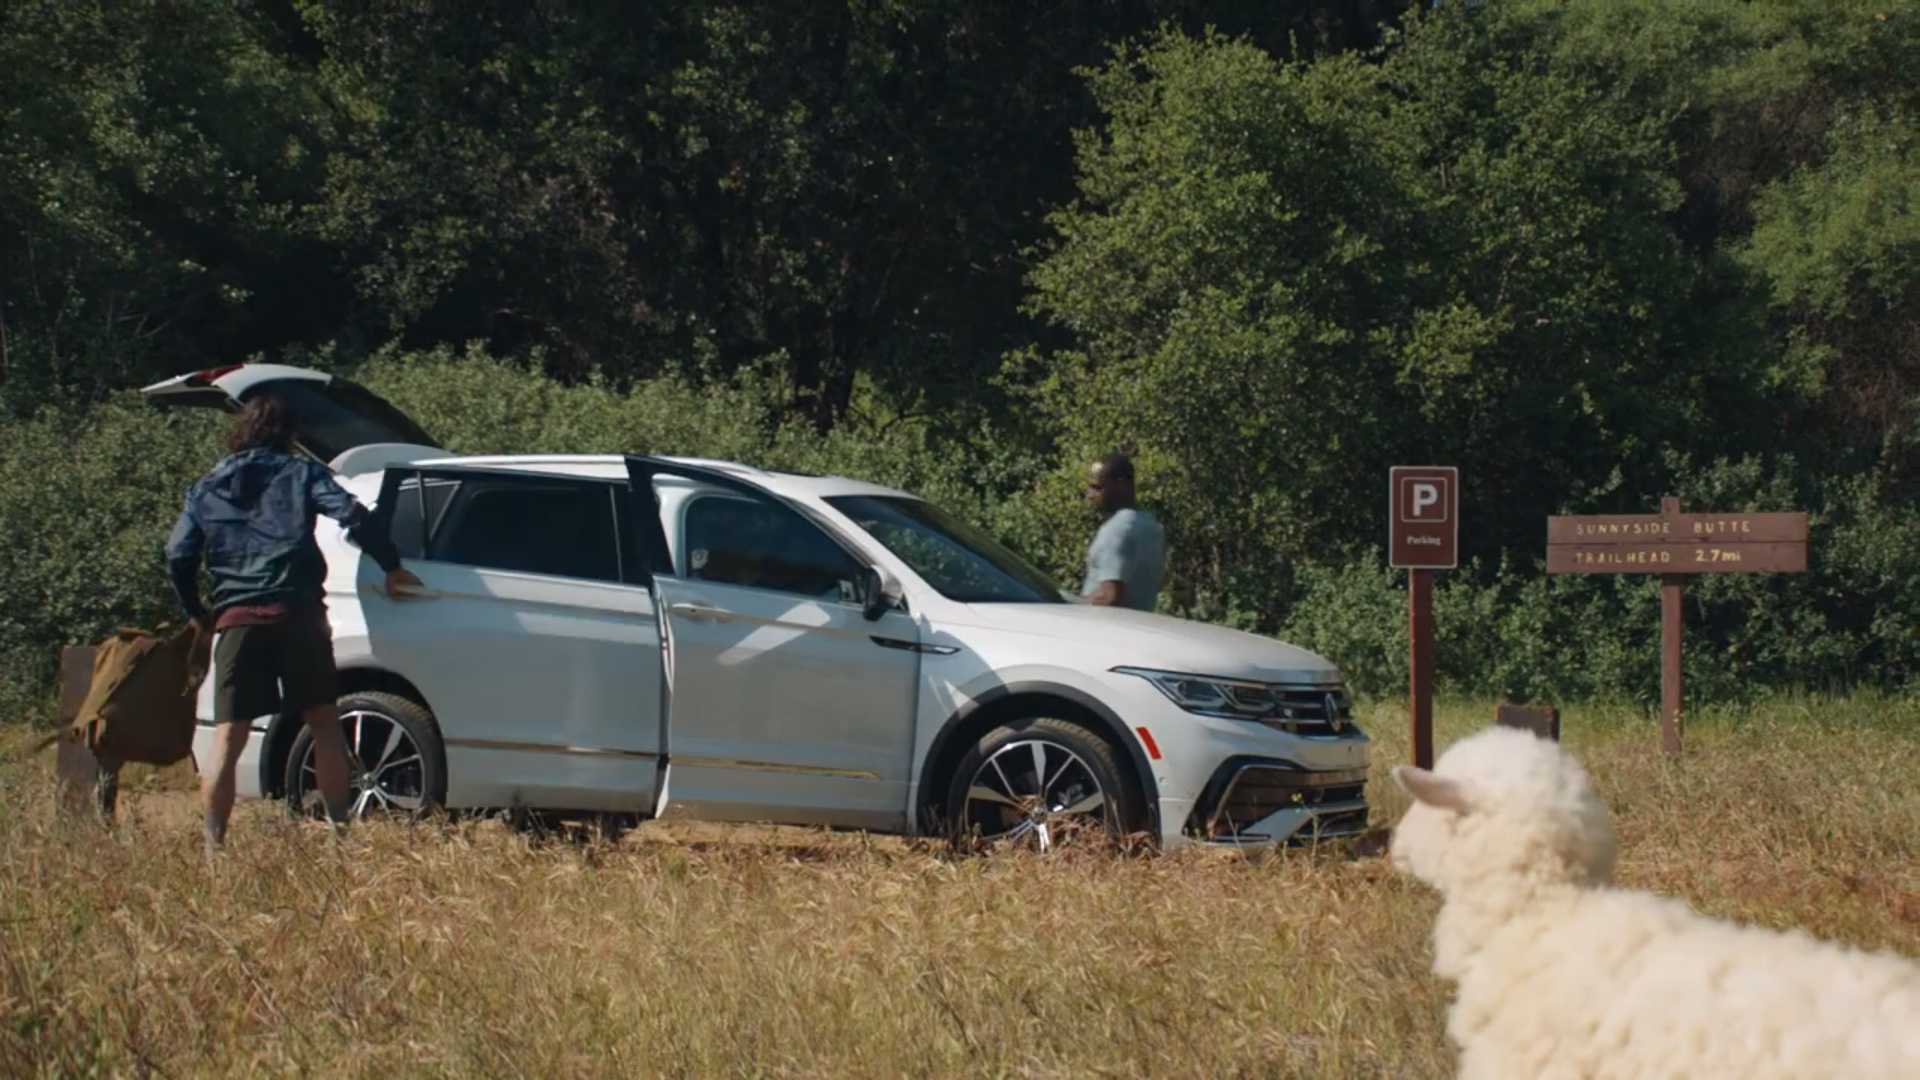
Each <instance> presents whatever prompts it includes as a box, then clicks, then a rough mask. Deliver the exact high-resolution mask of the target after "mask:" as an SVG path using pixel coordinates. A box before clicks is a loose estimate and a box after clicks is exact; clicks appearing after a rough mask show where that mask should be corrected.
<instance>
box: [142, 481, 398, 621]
mask: <svg viewBox="0 0 1920 1080" xmlns="http://www.w3.org/2000/svg"><path fill="white" fill-rule="evenodd" d="M318 514H325V515H327V516H328V517H330V518H332V519H334V520H335V521H338V522H340V524H342V525H344V526H346V527H347V530H348V532H347V535H348V538H349V539H351V540H352V541H353V542H354V543H356V544H358V545H360V548H361V550H362V551H365V552H366V553H367V554H368V555H369V556H371V557H372V558H373V560H374V561H375V562H377V563H379V564H380V568H381V569H382V570H388V571H391V570H393V569H395V568H397V567H398V566H399V565H400V557H399V552H397V551H396V550H395V549H394V546H393V543H392V541H390V540H389V539H387V537H386V536H385V535H377V534H379V533H380V530H379V529H378V528H373V529H368V528H365V527H364V526H366V525H367V523H368V519H369V515H368V512H367V508H366V507H365V506H362V505H361V504H360V502H359V501H358V500H356V499H355V498H354V497H353V496H352V495H351V494H349V493H348V492H347V490H346V489H345V488H343V487H341V486H340V484H339V483H338V482H337V481H335V480H334V478H333V472H332V470H330V469H328V468H327V467H326V466H325V465H322V464H320V463H319V462H316V461H309V460H307V459H305V458H298V457H295V456H293V455H292V454H288V453H284V452H282V451H279V450H272V449H264V448H263V449H254V450H243V451H241V452H239V453H237V454H234V455H232V456H230V457H228V458H226V459H225V460H223V461H221V462H220V464H218V465H216V466H214V468H213V471H212V472H209V473H208V474H207V475H205V476H203V477H201V478H200V479H199V480H197V481H195V482H194V484H193V486H192V487H190V488H188V489H187V502H186V507H185V508H184V509H183V510H181V512H180V520H179V521H178V522H176V523H175V524H174V526H173V535H171V536H170V537H168V538H167V574H168V576H169V577H170V578H171V579H172V581H173V588H174V592H175V593H177V594H178V595H179V597H180V606H181V607H182V608H184V609H185V610H186V613H187V616H188V617H189V618H197V617H199V616H201V615H204V614H206V611H207V609H206V606H205V605H203V604H202V603H201V602H200V584H199V571H200V561H201V558H202V556H204V557H205V559H206V564H207V573H208V576H210V577H211V578H212V579H213V596H212V602H213V609H214V610H215V611H219V610H222V609H224V608H228V607H232V606H234V605H235V604H249V605H251V604H286V605H288V606H289V607H298V606H301V605H304V604H308V603H313V602H317V601H318V600H319V599H320V598H321V594H322V586H323V582H324V581H325V580H326V572H327V567H326V560H325V559H324V558H323V557H322V556H321V554H320V545H318V544H316V543H314V539H313V523H314V518H315V516H316V515H318Z"/></svg>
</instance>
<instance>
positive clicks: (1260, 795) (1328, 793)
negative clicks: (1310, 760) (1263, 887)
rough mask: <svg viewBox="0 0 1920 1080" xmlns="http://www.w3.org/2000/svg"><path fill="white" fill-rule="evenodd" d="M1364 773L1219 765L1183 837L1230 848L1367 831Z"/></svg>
mask: <svg viewBox="0 0 1920 1080" xmlns="http://www.w3.org/2000/svg"><path fill="white" fill-rule="evenodd" d="M1367 814H1368V809H1367V770H1366V769H1365V767H1361V768H1357V769H1331V770H1325V771H1318V772H1316V771H1312V770H1308V769H1303V768H1301V767H1300V766H1299V765H1297V764H1295V763H1294V762H1291V761H1287V760H1285V759H1281V758H1265V757H1236V758H1232V759H1229V760H1227V761H1225V762H1223V763H1221V765H1220V767H1219V768H1218V769H1216V770H1215V771H1214V774H1213V778H1212V779H1210V780H1209V781H1208V782H1207V786H1206V788H1205V789H1204V790H1203V791H1202V793H1201V795H1200V797H1199V798H1198V799H1197V800H1195V802H1194V807H1193V810H1192V812H1191V813H1190V814H1188V816H1187V821H1186V828H1185V832H1186V834H1187V835H1188V836H1190V837H1193V838H1195V839H1197V840H1199V841H1201V842H1203V843H1209V844H1222V845H1227V846H1234V847H1244V846H1264V845H1271V844H1279V843H1288V842H1296V843H1297V842H1316V841H1320V840H1333V839H1338V838H1340V837H1345V836H1358V835H1360V834H1361V833H1364V832H1366V830H1367Z"/></svg>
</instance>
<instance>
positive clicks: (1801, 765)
mask: <svg viewBox="0 0 1920 1080" xmlns="http://www.w3.org/2000/svg"><path fill="white" fill-rule="evenodd" d="M1490 715H1491V706H1488V705H1485V704H1472V705H1456V706H1450V707H1443V708H1442V709H1441V710H1440V716H1439V728H1440V731H1439V739H1440V742H1441V743H1442V745H1444V744H1445V742H1446V741H1448V740H1449V739H1451V738H1454V737H1457V736H1459V735H1461V734H1464V733H1465V732H1467V731H1468V730H1471V729H1472V728H1474V727H1477V726H1479V725H1480V724H1482V723H1484V722H1485V719H1486V718H1487V717H1489V716H1490ZM1372 728H1373V729H1374V732H1375V734H1376V736H1377V737H1378V739H1379V743H1380V745H1379V748H1378V750H1379V752H1378V754H1377V760H1376V765H1375V780H1376V782H1375V783H1374V784H1373V786H1372V794H1373V797H1374V798H1375V799H1376V800H1377V804H1378V807H1379V809H1378V811H1377V812H1376V820H1378V821H1381V822H1389V821H1391V820H1392V819H1393V818H1394V817H1396V816H1397V815H1398V813H1399V812H1400V810H1401V809H1402V808H1403V806H1404V803H1403V802H1402V800H1401V799H1400V798H1399V797H1398V795H1397V792H1395V791H1393V790H1392V788H1391V785H1390V784H1384V783H1382V782H1380V781H1381V780H1382V779H1383V778H1384V770H1385V768H1386V767H1387V766H1388V765H1391V764H1392V763H1393V762H1395V761H1399V760H1404V746H1405V736H1404V732H1403V730H1402V728H1403V723H1402V721H1401V718H1400V714H1399V712H1398V711H1397V710H1394V709H1389V708H1381V709H1379V710H1377V711H1376V714H1375V718H1374V723H1373V725H1372ZM1566 737H1567V742H1568V744H1569V745H1570V746H1571V747H1572V748H1573V749H1574V750H1576V751H1577V752H1578V753H1580V754H1581V756H1582V757H1583V758H1584V759H1585V760H1586V762H1587V763H1588V765H1589V767H1590V769H1591V770H1592V771H1593V772H1594V773H1595V775H1596V777H1597V779H1598V780H1599V782H1600V784H1601V786H1602V788H1603V790H1604V792H1605V794H1606V796H1607V798H1608V800H1609V801H1610V802H1611V804H1612V805H1613V806H1614V807H1615V809H1616V812H1617V814H1618V819H1619V820H1618V825H1619V830H1620V833H1621V838H1622V845H1623V857H1622V861H1621V877H1622V878H1623V880H1624V881H1625V882H1626V883H1628V884H1631V885H1635V886H1641V887H1648V888H1654V889H1657V890H1659V891H1661V892H1666V893H1672V894H1677V895H1681V896H1684V897H1686V898H1688V899H1690V900H1692V901H1693V902H1695V903H1696V904H1697V905H1699V906H1700V907H1701V908H1703V909H1705V910H1708V911H1711V912H1713V913H1716V914H1720V915H1728V916H1734V917H1739V918H1744V919H1750V920H1754V921H1758V922H1763V923H1767V924H1771V925H1789V924H1792V925H1801V926H1805V927H1808V928H1810V929H1812V930H1814V931H1815V932H1816V933H1820V934H1823V935H1827V936H1831V937H1836V938H1841V939H1844V940H1848V941H1853V942H1858V943H1861V944H1865V945H1870V946H1889V947H1894V948H1898V949H1901V950H1904V951H1906V952H1909V953H1915V952H1920V860H1916V858H1915V855H1916V848H1917V847H1920V784H1916V782H1915V781H1916V780H1920V706H1916V704H1915V703H1914V702H1912V701H1907V700H1897V699H1891V700H1884V701H1876V700H1855V701H1849V702H1822V701H1814V700H1806V701H1785V702H1776V703H1773V704H1769V705H1765V706H1762V707H1759V708H1756V709H1754V710H1752V711H1750V712H1746V713H1741V714H1720V715H1709V716H1706V717H1702V718H1701V720H1700V722H1698V723H1696V724H1695V725H1694V727H1693V728H1692V730H1691V731H1690V732H1689V752H1688V754H1687V756H1686V757H1685V758H1684V759H1683V760H1681V761H1678V762H1669V761H1666V760H1664V759H1662V757H1661V756H1660V754H1659V752H1658V739H1657V737H1656V735H1655V733H1654V732H1653V730H1652V728H1651V726H1650V724H1649V723H1648V722H1647V721H1645V720H1644V719H1642V718H1640V717H1638V716H1637V715H1634V714H1630V713H1626V712H1609V711H1605V710H1572V711H1571V712H1570V713H1569V715H1568V717H1567V736H1566ZM24 746H25V740H24V739H23V738H21V737H19V734H18V733H17V732H16V733H15V734H14V735H12V736H11V737H8V738H7V739H6V745H5V749H6V755H7V758H8V762H7V764H5V765H0V785H4V790H3V791H0V1075H8V1076H35V1075H67V1074H83V1073H94V1072H98V1073H105V1074H126V1075H139V1074H152V1075H161V1076H189V1075H223V1074H231V1073H263V1072H270V1073H286V1072H297V1073H314V1074H325V1075H328V1076H380V1077H388V1076H393V1075H408V1076H413V1075H428V1076H438V1075H460V1076H469V1075H486V1076H529V1075H530V1076H572V1075H713V1074H728V1075H737V1074H746V1075H762V1076H770V1075H789V1074H802V1075H835V1076H880V1075H887V1076H891V1075H900V1074H909V1075H961V1074H966V1075H991V1076H1066V1075H1075V1076H1080V1075H1110V1074H1121V1075H1128V1076H1134V1075H1144V1074H1153V1075H1174V1076H1231V1075H1261V1076H1440V1075H1446V1074H1447V1073H1449V1072H1450V1070H1451V1062H1452V1053H1451V1050H1450V1048H1449V1047H1448V1046H1447V1045H1446V1043H1445V1039H1444V1034H1443V1029H1442V1025H1443V1020H1444V1010H1445V1006H1446V1001H1447V991H1446V987H1445V986H1444V985H1443V984H1441V983H1439V982H1437V981H1436V980H1434V979H1433V978H1432V977H1431V976H1430V975H1429V974H1428V973H1427V965H1428V961H1429V958H1428V953H1427V946H1426V937H1427V933H1428V930H1429V927H1430V921H1431V918H1432V915H1433V912H1434V908H1435V904H1434V900H1433V898H1432V897H1430V896H1429V895H1427V894H1426V893H1425V892H1424V890H1422V889H1421V888H1420V887H1418V886H1417V885H1415V884H1413V883H1411V882H1409V881H1407V880H1405V879H1402V878H1400V877H1398V876H1396V875H1395V874H1394V873H1393V872H1392V871H1391V869H1390V867H1389V866H1388V865H1387V864H1386V862H1385V861H1384V860H1382V859H1378V858H1354V857H1350V856H1346V855H1342V854H1340V853H1336V852H1323V853H1320V854H1311V853H1305V852H1294V853H1289V854H1286V855H1284V856H1281V857H1275V858H1246V857H1238V856H1232V855H1225V854H1222V853H1218V852H1207V851H1188V852H1181V853H1176V854H1173V855H1169V856H1164V857H1153V858H1122V857H1117V856H1112V855H1105V854H1098V853H1086V854H1081V855H1077V856H1069V857H1065V858H1053V859H1037V858H1031V857H993V858H959V857H954V856H950V855H947V854H945V853H943V852H941V851H939V850H937V849H933V848H928V847H922V846H918V845H915V844H911V843H908V842H903V841H900V840H892V839H883V838H868V837H863V836H859V835H852V834H826V833H818V832H811V831H805V830H772V829H762V828H730V827H720V826H673V827H662V826H651V825H650V826H643V827H642V828H640V829H638V830H635V831H634V832H632V833H630V834H628V835H627V836H626V837H625V838H623V839H622V840H620V841H618V842H609V841H607V840H605V839H604V838H589V839H586V840H574V841H556V840H550V839H547V840H543V839H541V838H539V837H534V836H529V835H527V834H525V833H520V832H515V831H513V830H510V829H508V828H507V827H505V826H504V825H502V824H501V823H499V822H497V821H465V822H455V823H451V824H447V823H436V824H429V825H418V826H404V825H397V824H377V823H376V824H372V825H369V826H364V827H361V828H359V829H357V830H356V831H355V832H354V833H353V834H352V835H351V836H350V837H348V838H347V839H345V840H344V841H339V842H336V841H334V840H333V839H331V838H330V837H328V836H327V835H326V834H324V833H322V832H318V831H315V830H314V829H313V828H311V827H307V826H300V825H296V824H295V823H292V822H290V821H288V820H286V819H285V818H283V817H281V816H280V815H279V814H277V813H275V812H273V811H272V810H271V809H269V808H265V807H258V806H255V807H250V808H244V809H243V812H242V813H241V815H240V816H239V817H238V819H237V820H236V823H235V827H234V835H233V839H232V841H231V843H230V850H229V851H228V853H227V854H226V856H225V857H224V858H223V859H222V860H220V861H219V862H218V863H217V864H216V865H214V866H212V867H209V866H208V865H206V864H205V863H204V861H203V860H202V858H201V854H200V849H199V839H198V832H197V828H196V824H195V819H194V814H193V810H192V806H191V799H190V796H188V795H186V794H184V793H182V792H180V791H178V790H169V789H170V788H174V789H177V788H179V787H180V786H182V785H181V784H180V782H179V780H178V779H177V778H176V777H172V776H169V775H160V776H152V777H147V778H146V779H144V780H140V779H130V782H129V783H128V784H127V787H126V790H123V794H122V811H123V813H122V822H121V824H120V825H119V826H118V827H117V828H116V829H115V830H114V831H112V832H111V833H107V832H103V831H102V830H101V829H99V828H98V827H97V826H94V825H91V824H89V823H88V822H86V821H84V820H80V821H75V820H69V819H65V818H61V817H59V816H57V815H56V814H55V813H54V812H53V810H52V788H51V779H50V768H51V766H50V761H49V758H50V755H48V756H43V757H41V758H37V759H33V760H29V761H22V760H19V756H20V753H21V751H22V749H23V748H24Z"/></svg>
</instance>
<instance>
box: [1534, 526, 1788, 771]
mask: <svg viewBox="0 0 1920 1080" xmlns="http://www.w3.org/2000/svg"><path fill="white" fill-rule="evenodd" d="M1806 568H1807V515H1806V514H1805V513H1798V512H1796V513H1774V514H1691V513H1686V514H1683V513H1681V512H1680V500H1679V499H1676V498H1674V497H1672V496H1668V497H1666V498H1664V499H1661V500H1660V512H1659V513H1658V514H1604V515H1598V516H1593V517H1551V518H1548V519H1547V573H1549V574H1659V575H1660V706H1661V717H1660V738H1661V742H1662V744H1663V745H1664V746H1665V747H1666V751H1667V753H1669V754H1678V753H1679V752H1680V714H1681V705H1682V701H1681V686H1680V630H1681V624H1682V621H1683V620H1682V618H1681V608H1680V601H1681V593H1682V590H1683V589H1684V588H1685V585H1686V580H1687V576H1688V575H1690V574H1780V573H1784V574H1797V573H1802V572H1804V571H1805V570H1806Z"/></svg>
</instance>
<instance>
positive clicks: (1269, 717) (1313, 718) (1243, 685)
mask: <svg viewBox="0 0 1920 1080" xmlns="http://www.w3.org/2000/svg"><path fill="white" fill-rule="evenodd" d="M1113 670H1114V671H1115V672H1117V673H1119V674H1122V675H1133V676H1137V677H1139V678H1142V679H1145V680H1147V681H1148V682H1150V683H1152V684H1153V686H1154V688H1155V689H1156V690H1159V691H1160V692H1161V693H1162V694H1165V695H1166V696H1167V700H1169V701H1171V702H1173V703H1174V704H1175V705H1178V706H1180V707H1181V708H1183V709H1185V710H1187V711H1188V712H1191V713H1199V714H1201V715H1202V716H1221V717H1227V718H1229V719H1234V720H1259V721H1263V722H1265V723H1270V724H1277V725H1279V726H1281V727H1286V728H1293V727H1295V726H1296V725H1306V724H1313V725H1320V724H1324V725H1326V727H1327V728H1329V729H1331V730H1333V731H1335V732H1340V731H1344V730H1345V729H1346V728H1347V727H1348V726H1349V725H1350V724H1351V723H1352V717H1353V706H1352V703H1351V702H1350V701H1349V700H1348V699H1347V695H1346V693H1345V692H1344V691H1342V690H1339V689H1337V688H1327V687H1310V686H1282V685H1275V684H1272V683H1261V682H1249V681H1247V680H1245V679H1229V678H1223V677H1221V676H1217V675H1190V674H1187V673H1185V672H1180V671H1156V670H1154V669H1152V668H1138V667H1117V668H1114V669H1113Z"/></svg>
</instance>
